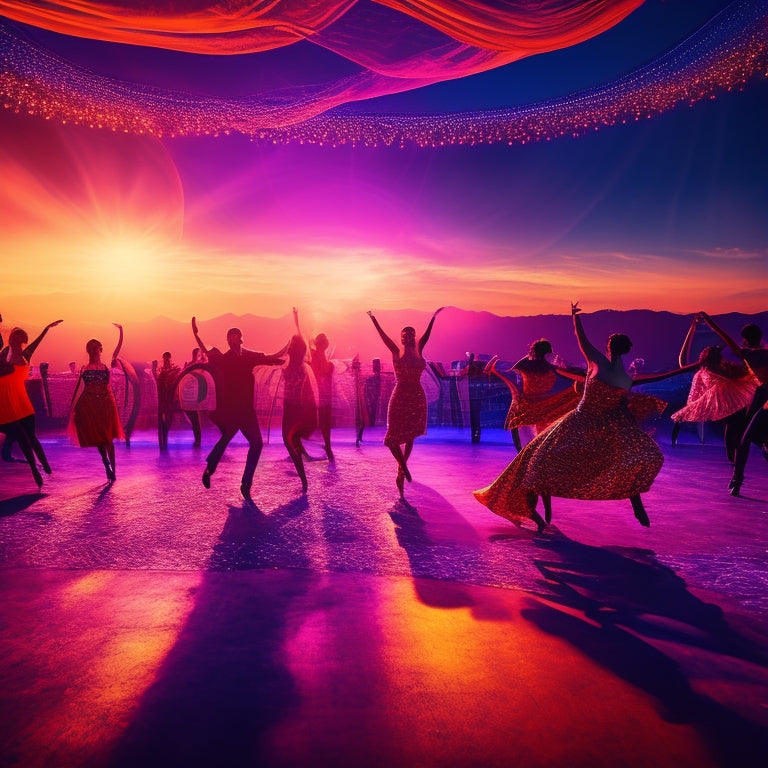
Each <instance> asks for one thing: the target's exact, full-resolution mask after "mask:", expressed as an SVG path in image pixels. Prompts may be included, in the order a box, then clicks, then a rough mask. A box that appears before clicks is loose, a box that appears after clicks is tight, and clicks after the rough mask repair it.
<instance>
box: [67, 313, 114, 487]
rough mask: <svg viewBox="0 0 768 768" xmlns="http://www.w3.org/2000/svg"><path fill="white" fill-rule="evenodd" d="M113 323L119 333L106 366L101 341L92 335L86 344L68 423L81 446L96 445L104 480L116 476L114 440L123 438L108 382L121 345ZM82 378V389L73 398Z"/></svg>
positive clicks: (112, 480) (112, 478) (111, 480)
mask: <svg viewBox="0 0 768 768" xmlns="http://www.w3.org/2000/svg"><path fill="white" fill-rule="evenodd" d="M113 325H114V326H115V327H116V328H117V329H118V330H119V332H120V336H119V338H118V341H117V346H116V347H115V351H114V352H113V353H112V358H111V362H110V366H109V367H107V366H106V365H105V364H104V363H102V362H101V354H102V352H103V351H104V350H103V348H102V346H101V342H100V341H98V340H97V339H91V340H90V341H89V342H88V343H87V344H86V345H85V351H86V352H87V353H88V363H87V364H86V365H84V366H83V367H82V368H81V369H80V378H79V379H78V380H77V384H75V391H74V393H73V395H72V402H73V403H74V408H73V409H72V419H71V425H70V429H71V431H74V433H75V437H76V438H77V442H78V445H79V446H80V447H81V448H92V447H95V448H98V451H99V455H100V456H101V461H102V462H103V464H104V470H105V472H106V474H107V480H109V481H110V482H114V481H115V479H116V477H117V474H116V471H115V444H114V440H116V439H118V440H124V439H125V434H124V432H123V427H122V425H121V424H120V416H119V415H118V412H117V403H116V402H115V396H114V395H113V394H112V389H111V387H110V386H109V377H110V368H115V367H116V366H117V364H118V359H117V357H118V355H119V354H120V348H121V347H122V346H123V326H122V325H119V324H118V323H113ZM81 382H82V384H83V393H82V394H81V395H80V397H79V398H77V401H76V402H75V398H76V397H77V393H78V390H79V388H80V383H81Z"/></svg>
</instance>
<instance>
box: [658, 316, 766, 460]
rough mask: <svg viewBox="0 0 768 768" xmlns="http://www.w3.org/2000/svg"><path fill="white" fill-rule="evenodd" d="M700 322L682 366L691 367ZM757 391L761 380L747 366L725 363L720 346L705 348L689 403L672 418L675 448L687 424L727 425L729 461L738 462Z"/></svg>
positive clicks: (684, 350) (687, 342) (687, 344)
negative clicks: (748, 413) (736, 460)
mask: <svg viewBox="0 0 768 768" xmlns="http://www.w3.org/2000/svg"><path fill="white" fill-rule="evenodd" d="M698 321H699V318H698V317H694V318H693V321H692V322H691V327H690V329H689V331H688V334H687V335H686V337H685V341H684V343H683V348H682V349H681V350H680V365H681V366H683V365H687V364H688V353H689V351H690V342H691V339H692V338H693V335H694V333H695V330H696V326H697V325H698ZM756 389H757V380H756V379H755V377H754V376H753V375H752V373H751V372H750V371H749V369H748V368H747V366H746V365H744V363H741V364H738V365H737V364H734V363H731V362H728V361H727V360H723V353H722V350H721V348H720V347H713V346H710V347H704V349H703V350H702V351H701V354H700V355H699V370H698V371H696V373H695V374H694V375H693V381H692V382H691V389H690V391H689V393H688V400H687V402H686V404H685V405H684V406H683V407H682V408H681V409H680V410H679V411H675V413H673V414H672V415H671V416H670V418H671V419H672V421H674V422H675V424H674V426H673V427H672V445H676V444H677V437H678V435H679V434H680V428H681V427H682V424H683V422H699V423H703V422H705V421H713V422H719V423H721V424H722V425H723V439H724V441H725V450H726V455H727V456H728V461H730V462H733V461H735V459H736V449H737V448H738V446H739V444H740V443H741V438H742V435H743V434H744V428H745V427H746V415H747V407H748V406H749V405H750V403H751V402H752V398H753V397H754V394H755V390H756ZM702 434H703V433H702Z"/></svg>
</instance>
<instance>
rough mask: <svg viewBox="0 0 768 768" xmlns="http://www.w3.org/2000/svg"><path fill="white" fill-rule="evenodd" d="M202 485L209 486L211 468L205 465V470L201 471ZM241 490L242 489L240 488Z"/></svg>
mask: <svg viewBox="0 0 768 768" xmlns="http://www.w3.org/2000/svg"><path fill="white" fill-rule="evenodd" d="M202 479H203V485H204V486H205V487H206V488H210V487H211V470H210V469H208V468H207V467H206V469H205V472H203V478H202ZM241 490H242V489H241Z"/></svg>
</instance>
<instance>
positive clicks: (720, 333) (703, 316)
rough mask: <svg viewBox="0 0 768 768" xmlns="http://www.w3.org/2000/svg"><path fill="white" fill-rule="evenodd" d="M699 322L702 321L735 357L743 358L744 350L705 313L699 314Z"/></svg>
mask: <svg viewBox="0 0 768 768" xmlns="http://www.w3.org/2000/svg"><path fill="white" fill-rule="evenodd" d="M697 317H698V319H699V320H703V321H704V322H705V323H706V324H707V325H708V326H709V327H710V328H711V329H712V330H713V331H714V332H715V333H716V334H717V335H718V336H719V337H720V338H721V339H722V340H723V341H724V342H725V343H726V344H727V345H728V347H729V349H730V350H731V352H733V354H734V355H736V356H737V357H740V358H743V357H744V350H743V349H742V348H741V347H740V346H739V345H738V344H737V343H736V342H735V341H734V340H733V339H732V338H731V337H730V336H729V335H728V334H727V333H726V332H725V331H724V330H723V329H722V328H721V327H720V326H719V325H718V324H717V323H716V322H715V321H714V320H713V319H712V318H711V317H710V316H709V315H708V314H707V313H706V312H699V314H698V315H697Z"/></svg>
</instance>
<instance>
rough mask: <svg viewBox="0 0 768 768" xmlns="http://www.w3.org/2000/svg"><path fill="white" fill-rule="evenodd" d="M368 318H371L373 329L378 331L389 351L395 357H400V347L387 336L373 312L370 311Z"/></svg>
mask: <svg viewBox="0 0 768 768" xmlns="http://www.w3.org/2000/svg"><path fill="white" fill-rule="evenodd" d="M368 317H370V318H371V322H372V323H373V327H374V328H375V329H376V330H377V331H378V333H379V336H381V340H382V341H383V342H384V343H385V344H386V345H387V349H388V350H389V351H390V352H391V353H392V354H393V355H399V354H400V347H398V346H397V344H395V342H394V341H392V339H390V338H389V336H387V334H386V333H384V329H383V328H382V327H381V326H380V325H379V321H378V320H377V319H376V318H375V317H374V316H373V312H371V310H370V309H369V310H368Z"/></svg>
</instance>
